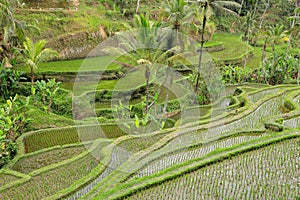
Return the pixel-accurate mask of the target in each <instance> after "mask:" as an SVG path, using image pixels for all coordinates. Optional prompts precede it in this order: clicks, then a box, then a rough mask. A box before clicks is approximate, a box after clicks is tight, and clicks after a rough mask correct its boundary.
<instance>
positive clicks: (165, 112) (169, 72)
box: [163, 66, 173, 118]
mask: <svg viewBox="0 0 300 200" xmlns="http://www.w3.org/2000/svg"><path fill="white" fill-rule="evenodd" d="M171 73H172V71H171V67H170V66H168V68H167V69H166V74H167V77H166V80H167V81H166V83H167V84H168V85H167V87H166V97H165V103H164V107H163V115H164V118H166V115H167V106H168V101H169V93H170V90H169V88H171V86H172V82H173V79H172V74H171ZM168 86H169V87H168Z"/></svg>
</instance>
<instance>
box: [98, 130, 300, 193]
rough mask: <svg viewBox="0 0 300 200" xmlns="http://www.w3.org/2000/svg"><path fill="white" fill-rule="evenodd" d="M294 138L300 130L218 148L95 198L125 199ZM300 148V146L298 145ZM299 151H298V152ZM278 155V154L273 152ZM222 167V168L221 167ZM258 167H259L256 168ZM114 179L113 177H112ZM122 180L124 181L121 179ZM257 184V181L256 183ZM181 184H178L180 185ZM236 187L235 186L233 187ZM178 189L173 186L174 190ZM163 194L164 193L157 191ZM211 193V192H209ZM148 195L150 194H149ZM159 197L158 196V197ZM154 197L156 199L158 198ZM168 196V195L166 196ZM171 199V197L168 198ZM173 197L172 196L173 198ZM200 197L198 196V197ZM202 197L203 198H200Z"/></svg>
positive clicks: (115, 187) (121, 185)
mask: <svg viewBox="0 0 300 200" xmlns="http://www.w3.org/2000/svg"><path fill="white" fill-rule="evenodd" d="M293 138H299V132H298V131H296V132H284V133H274V134H271V135H267V136H264V137H262V138H259V139H255V140H254V141H249V142H246V143H242V144H239V145H234V146H233V147H230V148H225V149H217V150H216V151H214V152H211V153H209V154H207V155H206V156H204V157H203V158H200V159H194V160H189V161H187V162H185V163H183V164H179V165H175V166H172V167H170V168H168V169H166V170H163V171H161V172H159V173H157V174H153V175H150V176H148V177H143V178H138V179H133V180H132V181H130V182H129V183H122V184H116V185H118V186H116V185H115V186H114V187H113V188H109V189H108V190H107V191H106V192H105V191H104V190H102V191H101V192H99V193H98V194H96V195H97V196H94V197H95V199H124V197H126V196H129V195H133V194H135V193H139V191H142V190H147V188H148V189H149V188H150V189H151V188H153V187H155V186H157V185H162V184H163V183H165V182H167V181H168V180H173V179H176V178H178V177H180V176H182V175H185V174H190V173H192V172H194V171H197V170H201V169H203V168H205V167H207V166H210V165H213V164H214V163H218V162H222V161H224V160H227V159H232V158H233V157H234V156H235V155H239V154H242V153H245V152H251V151H253V152H254V153H255V152H256V150H257V149H261V148H263V147H266V146H269V145H271V144H274V143H276V142H280V141H288V140H293ZM298 148H299V146H298ZM297 153H298V152H297ZM273 156H276V154H273ZM127 167H129V166H127ZM219 169H222V168H219ZM255 169H257V168H255ZM110 180H112V179H110ZM121 182H122V181H121ZM254 184H255V183H254ZM179 185H180V184H177V186H179ZM177 186H176V187H177ZM189 187H192V188H198V187H196V186H193V185H189ZM232 189H234V188H232ZM174 191H177V190H176V188H173V192H174ZM156 194H158V195H163V194H164V193H156ZM208 194H210V193H208ZM147 197H148V196H147ZM157 198H158V197H157ZM157 198H154V199H157ZM166 198H167V197H166ZM167 199H169V198H167ZM171 199H172V198H171ZM196 199H198V198H196ZM200 199H201V198H200Z"/></svg>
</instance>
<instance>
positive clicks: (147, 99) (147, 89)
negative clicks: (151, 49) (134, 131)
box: [145, 64, 150, 115]
mask: <svg viewBox="0 0 300 200" xmlns="http://www.w3.org/2000/svg"><path fill="white" fill-rule="evenodd" d="M145 78H146V115H147V114H148V109H149V108H148V105H149V85H150V68H149V66H148V64H147V66H146V71H145Z"/></svg>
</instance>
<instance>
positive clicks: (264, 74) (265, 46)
mask: <svg viewBox="0 0 300 200" xmlns="http://www.w3.org/2000/svg"><path fill="white" fill-rule="evenodd" d="M267 40H268V39H267V38H266V39H265V42H264V46H263V51H262V56H261V63H262V71H263V76H264V79H265V81H266V83H268V81H267V79H266V49H267Z"/></svg>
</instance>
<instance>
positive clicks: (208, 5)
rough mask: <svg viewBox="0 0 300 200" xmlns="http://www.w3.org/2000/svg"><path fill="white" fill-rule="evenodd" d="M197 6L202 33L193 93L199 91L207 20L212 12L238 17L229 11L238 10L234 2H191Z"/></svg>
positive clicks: (203, 0)
mask: <svg viewBox="0 0 300 200" xmlns="http://www.w3.org/2000/svg"><path fill="white" fill-rule="evenodd" d="M191 2H193V3H196V4H198V5H199V8H200V9H201V11H202V13H203V19H202V31H201V39H200V42H201V47H200V51H199V63H198V67H197V71H198V72H197V79H196V84H195V92H198V90H199V84H200V70H201V63H202V54H203V47H204V43H205V41H204V33H205V27H206V23H207V20H209V18H210V16H211V15H212V14H213V11H214V10H215V11H218V12H226V13H230V14H234V15H238V14H237V13H236V12H235V11H233V10H231V8H240V4H239V3H237V2H234V1H216V0H200V1H191Z"/></svg>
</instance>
